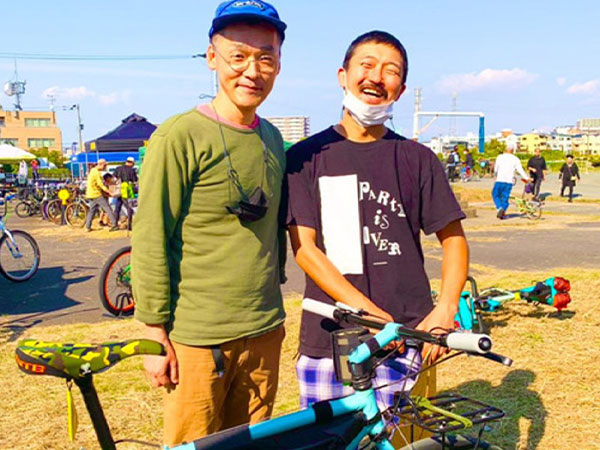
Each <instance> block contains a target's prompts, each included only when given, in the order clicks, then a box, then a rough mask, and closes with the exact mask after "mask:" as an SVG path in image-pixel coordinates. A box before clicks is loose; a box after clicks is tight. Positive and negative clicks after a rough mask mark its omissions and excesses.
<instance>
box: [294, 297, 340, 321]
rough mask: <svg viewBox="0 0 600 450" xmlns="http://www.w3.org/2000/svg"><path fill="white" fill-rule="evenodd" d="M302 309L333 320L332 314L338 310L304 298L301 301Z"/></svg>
mask: <svg viewBox="0 0 600 450" xmlns="http://www.w3.org/2000/svg"><path fill="white" fill-rule="evenodd" d="M302 309H303V310H304V311H308V312H311V313H314V314H317V315H319V316H323V317H327V318H328V319H332V320H335V316H334V312H335V311H337V309H338V308H336V307H335V306H333V305H329V304H327V303H324V302H320V301H317V300H313V299H312V298H305V299H304V300H302Z"/></svg>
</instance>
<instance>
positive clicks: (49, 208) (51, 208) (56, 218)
mask: <svg viewBox="0 0 600 450" xmlns="http://www.w3.org/2000/svg"><path fill="white" fill-rule="evenodd" d="M61 203H62V202H61V200H60V199H58V198H55V199H54V200H50V201H49V202H48V204H47V205H46V214H47V215H48V218H49V219H50V220H51V221H52V222H53V223H55V224H57V225H60V223H61V221H62V204H61Z"/></svg>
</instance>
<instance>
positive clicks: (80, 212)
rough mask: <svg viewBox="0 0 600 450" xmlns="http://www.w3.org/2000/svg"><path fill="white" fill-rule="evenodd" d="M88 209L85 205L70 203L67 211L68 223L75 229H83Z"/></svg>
mask: <svg viewBox="0 0 600 450" xmlns="http://www.w3.org/2000/svg"><path fill="white" fill-rule="evenodd" d="M87 212H88V207H87V206H85V205H84V204H83V203H70V204H69V205H67V209H66V211H65V219H66V221H67V223H68V224H69V225H70V226H72V227H74V228H83V226H84V225H85V217H86V216H87Z"/></svg>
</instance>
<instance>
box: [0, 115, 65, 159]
mask: <svg viewBox="0 0 600 450" xmlns="http://www.w3.org/2000/svg"><path fill="white" fill-rule="evenodd" d="M5 143H6V144H11V145H14V146H16V147H19V148H22V149H23V150H29V149H38V148H44V147H47V148H48V149H49V150H58V151H62V133H61V131H60V128H58V126H57V125H56V113H55V112H54V111H5V110H3V109H2V107H0V144H5Z"/></svg>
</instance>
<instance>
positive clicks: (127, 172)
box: [85, 157, 138, 232]
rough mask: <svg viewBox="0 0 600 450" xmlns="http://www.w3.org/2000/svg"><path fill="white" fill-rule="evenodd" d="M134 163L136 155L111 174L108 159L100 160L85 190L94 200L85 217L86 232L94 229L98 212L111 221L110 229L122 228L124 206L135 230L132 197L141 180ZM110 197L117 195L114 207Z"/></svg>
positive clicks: (90, 198)
mask: <svg viewBox="0 0 600 450" xmlns="http://www.w3.org/2000/svg"><path fill="white" fill-rule="evenodd" d="M134 165H135V160H134V158H133V157H129V158H127V160H126V162H125V164H123V165H121V166H119V167H117V168H116V169H115V171H114V173H112V174H111V173H110V172H107V171H106V169H107V166H108V163H107V162H106V160H105V159H99V160H98V163H97V164H96V166H95V167H94V168H92V170H90V173H89V174H88V177H87V182H86V190H85V197H86V198H87V199H88V200H89V201H90V205H89V206H90V208H89V210H88V213H87V217H86V219H85V231H86V232H90V231H92V220H93V218H94V215H95V214H96V212H97V211H99V212H101V213H104V214H105V216H106V218H107V219H108V220H109V221H110V225H111V228H110V230H109V231H116V230H118V229H119V219H120V217H121V210H122V208H123V206H125V209H126V212H127V217H128V219H129V220H128V222H127V228H128V229H129V230H131V218H132V216H133V208H132V207H131V204H130V200H131V199H132V198H133V197H134V189H135V184H136V183H137V181H138V176H137V172H136V170H135V168H134ZM109 198H115V205H114V209H113V208H112V207H111V206H110V204H109V201H108V199H109ZM100 221H101V223H102V221H103V217H102V214H101V218H100Z"/></svg>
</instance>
